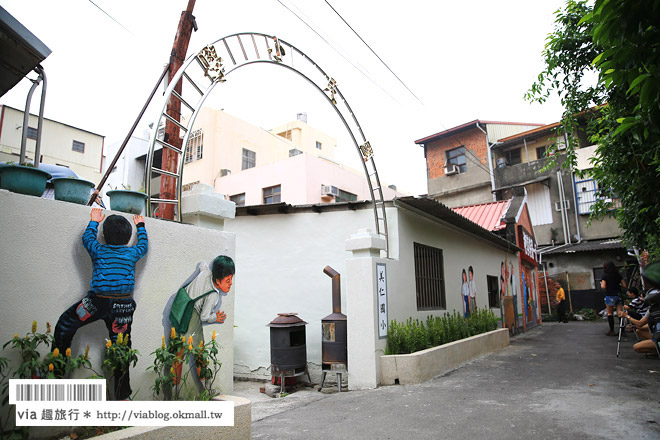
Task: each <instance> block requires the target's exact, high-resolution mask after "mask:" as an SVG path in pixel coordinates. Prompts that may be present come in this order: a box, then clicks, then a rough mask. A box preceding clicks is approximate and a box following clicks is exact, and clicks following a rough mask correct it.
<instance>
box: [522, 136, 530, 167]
mask: <svg viewBox="0 0 660 440" xmlns="http://www.w3.org/2000/svg"><path fill="white" fill-rule="evenodd" d="M523 144H524V145H525V154H526V155H527V162H529V151H528V150H527V139H525V138H523Z"/></svg>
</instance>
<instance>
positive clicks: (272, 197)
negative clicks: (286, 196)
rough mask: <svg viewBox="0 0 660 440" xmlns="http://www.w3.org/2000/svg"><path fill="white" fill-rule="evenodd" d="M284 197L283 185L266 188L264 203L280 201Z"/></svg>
mask: <svg viewBox="0 0 660 440" xmlns="http://www.w3.org/2000/svg"><path fill="white" fill-rule="evenodd" d="M281 199H282V187H281V186H280V185H276V186H271V187H270V188H264V204H266V205H267V204H269V203H280V201H281Z"/></svg>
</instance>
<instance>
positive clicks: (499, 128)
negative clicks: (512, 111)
mask: <svg viewBox="0 0 660 440" xmlns="http://www.w3.org/2000/svg"><path fill="white" fill-rule="evenodd" d="M477 124H480V125H487V126H488V130H486V131H487V132H488V141H489V142H495V141H496V140H497V139H498V138H497V136H500V135H503V136H509V135H511V134H513V133H518V132H520V131H521V130H528V129H530V128H535V127H538V126H539V125H542V124H533V123H525V122H501V121H484V120H481V119H475V120H474V121H470V122H466V123H465V124H461V125H457V126H456V127H453V128H449V129H447V130H444V131H441V132H439V133H435V134H432V135H430V136H426V137H423V138H421V139H417V140H416V141H415V143H416V144H427V143H429V142H431V141H436V140H438V139H442V138H445V137H447V136H453V135H455V134H456V133H458V132H460V131H462V130H468V129H471V128H475V127H476V126H477ZM516 127H517V128H516ZM491 129H494V133H493V134H492V135H491ZM500 137H502V136H500Z"/></svg>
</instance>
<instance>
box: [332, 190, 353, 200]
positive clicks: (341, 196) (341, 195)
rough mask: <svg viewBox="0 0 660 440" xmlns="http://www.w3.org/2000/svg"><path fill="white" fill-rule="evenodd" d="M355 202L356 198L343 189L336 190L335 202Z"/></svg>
mask: <svg viewBox="0 0 660 440" xmlns="http://www.w3.org/2000/svg"><path fill="white" fill-rule="evenodd" d="M356 200H357V196H356V195H355V194H353V193H349V192H348V191H344V190H343V189H337V195H336V196H335V202H354V201H356Z"/></svg>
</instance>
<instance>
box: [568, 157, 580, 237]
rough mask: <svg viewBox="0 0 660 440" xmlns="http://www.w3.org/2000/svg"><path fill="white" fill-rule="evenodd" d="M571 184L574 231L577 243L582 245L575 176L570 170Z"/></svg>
mask: <svg viewBox="0 0 660 440" xmlns="http://www.w3.org/2000/svg"><path fill="white" fill-rule="evenodd" d="M571 182H573V203H575V229H576V230H577V242H578V243H582V235H581V234H580V220H579V217H578V200H577V191H575V174H573V170H571Z"/></svg>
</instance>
